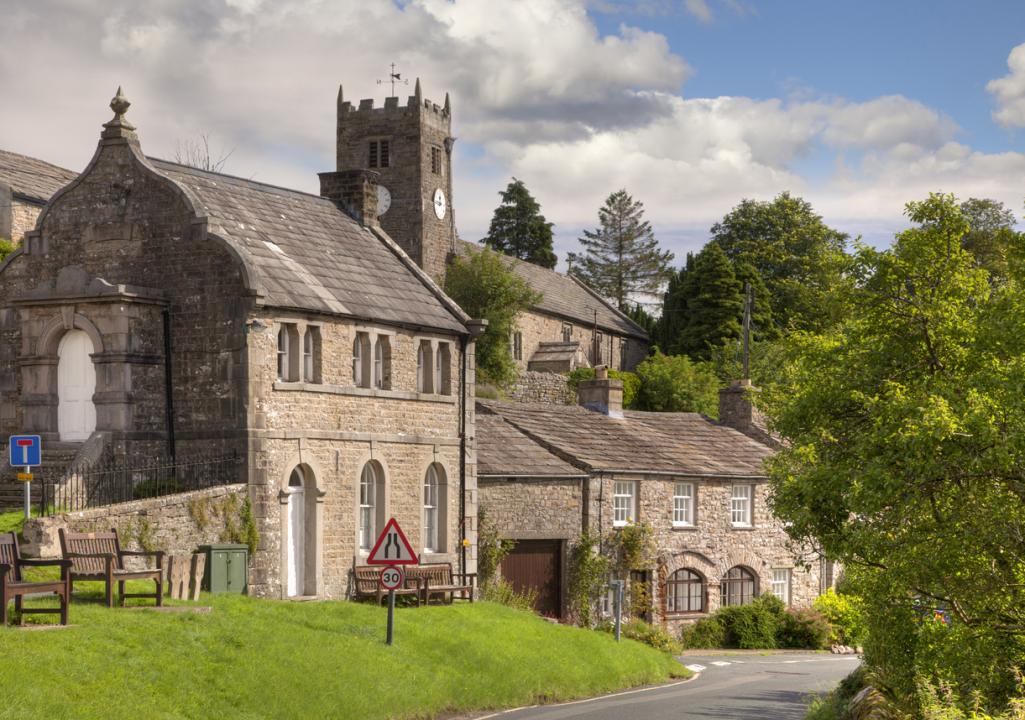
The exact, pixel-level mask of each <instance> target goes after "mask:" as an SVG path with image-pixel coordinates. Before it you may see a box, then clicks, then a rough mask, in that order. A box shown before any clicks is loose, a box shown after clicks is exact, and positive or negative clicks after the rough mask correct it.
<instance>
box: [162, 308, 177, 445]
mask: <svg viewBox="0 0 1025 720" xmlns="http://www.w3.org/2000/svg"><path fill="white" fill-rule="evenodd" d="M163 316H164V409H165V411H166V416H167V417H166V422H167V452H168V453H169V454H170V455H171V462H172V463H174V460H175V443H174V388H173V386H172V384H171V383H172V373H171V311H170V310H169V309H167V308H164V312H163Z"/></svg>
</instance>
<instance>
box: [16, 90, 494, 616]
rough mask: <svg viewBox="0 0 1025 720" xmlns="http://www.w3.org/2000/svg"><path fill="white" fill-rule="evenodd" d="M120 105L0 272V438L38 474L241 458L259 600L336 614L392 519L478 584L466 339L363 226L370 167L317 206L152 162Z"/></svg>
mask: <svg viewBox="0 0 1025 720" xmlns="http://www.w3.org/2000/svg"><path fill="white" fill-rule="evenodd" d="M128 107H129V103H128V101H127V100H126V99H125V98H124V97H123V96H122V95H121V93H120V90H119V91H118V95H117V97H115V98H114V100H113V101H112V102H111V108H112V109H113V110H114V117H113V119H111V120H110V121H109V122H107V123H106V124H105V125H104V126H103V131H102V133H101V137H100V141H99V145H98V147H97V149H96V152H95V155H94V156H93V158H92V160H91V161H90V163H89V165H88V167H86V169H85V170H84V171H83V172H82V173H81V175H79V176H77V177H76V178H75V179H74V180H72V181H71V182H70V183H69V184H67V185H65V186H64V187H63V188H62V189H60V190H59V191H58V192H57V193H56V194H55V195H54V196H53V197H52V198H50V199H49V201H48V202H47V204H46V206H45V208H44V209H43V210H42V213H41V214H40V216H39V218H38V220H37V222H36V224H35V229H33V230H31V231H28V232H26V233H25V237H24V241H23V243H22V246H21V249H20V250H19V251H17V252H15V253H14V254H13V255H11V256H10V257H9V258H8V259H7V260H6V262H4V263H3V264H2V265H0V332H2V334H3V343H2V344H0V431H2V433H3V434H4V435H8V434H10V433H13V432H15V431H17V432H28V433H38V434H40V435H42V437H43V443H44V452H49V453H50V455H48V457H50V458H51V462H53V460H52V459H53V458H55V457H58V456H60V453H63V454H64V455H63V456H64V457H66V458H68V459H69V460H70V459H73V458H76V457H78V458H81V457H82V455H83V453H85V452H86V451H87V450H89V452H93V453H95V451H96V446H98V445H99V446H104V447H113V448H116V450H117V452H119V453H123V454H125V455H126V456H153V455H157V454H165V453H169V454H171V455H173V456H175V457H177V458H178V459H179V460H181V459H183V458H184V459H187V458H189V457H194V456H197V455H201V454H209V453H222V454H223V453H232V452H233V453H236V454H237V455H238V456H239V457H240V458H241V462H240V464H239V470H238V473H239V478H240V479H241V480H242V481H246V482H248V484H249V497H250V499H251V501H252V505H253V514H254V516H255V519H256V522H257V525H258V529H259V531H260V544H259V548H258V550H257V552H256V555H255V558H254V560H253V564H252V567H251V570H250V578H249V580H250V582H249V587H250V592H252V593H255V594H258V595H262V596H268V597H282V598H283V597H290V596H293V597H294V596H318V597H336V596H343V595H345V594H346V592H347V591H348V577H349V569H350V568H351V567H352V566H353V564H354V563H359V562H361V560H362V559H363V558H365V556H366V553H367V551H368V550H369V549H370V547H371V544H372V542H373V540H374V538H375V535H376V533H377V532H378V531H379V530H380V529H381V528H382V527H383V524H384V522H385V520H386V519H387V518H389V517H395V518H397V519H398V520H399V522H400V523H401V525H402V526H403V528H404V529H405V530H406V531H407V535H408V536H409V538H410V540H411V542H412V543H413V544H414V545H415V546H416V548H417V550H418V551H420V552H422V553H423V556H424V558H425V560H445V561H451V562H453V563H454V564H455V565H457V566H461V567H462V568H465V569H467V570H468V571H472V570H473V569H474V564H475V557H474V548H475V545H474V541H475V535H474V533H475V518H476V461H475V447H474V432H473V423H474V407H473V404H472V398H473V396H474V369H473V368H474V365H473V363H474V360H473V346H474V344H473V338H474V336H475V333H477V332H479V331H480V329H481V326H480V323H475V322H473V321H472V320H471V319H470V318H468V317H467V316H466V315H465V314H464V313H463V312H462V311H461V310H460V309H459V308H458V307H457V306H456V305H455V304H454V303H453V302H452V301H451V300H450V299H449V298H447V297H446V296H445V295H444V293H443V292H442V291H441V290H440V289H439V287H438V286H437V285H436V284H435V282H434V281H433V280H432V279H431V278H430V277H429V276H428V275H427V274H426V273H425V272H424V271H422V270H421V269H420V267H419V266H418V265H417V264H416V263H415V262H414V261H413V260H412V259H411V258H410V257H409V256H408V255H407V254H406V253H405V252H403V250H402V249H401V248H400V247H399V246H398V245H397V244H396V243H395V242H394V241H393V240H392V239H391V238H390V237H389V235H388V234H387V232H386V231H385V230H384V229H383V228H382V227H381V225H380V224H379V223H378V221H377V217H378V208H377V202H378V198H379V195H378V192H377V187H378V186H377V185H376V183H375V175H374V174H373V171H369V170H367V169H363V168H360V169H357V170H353V171H348V172H346V171H342V172H328V173H323V174H321V186H322V196H316V195H309V194H305V193H301V192H296V191H293V190H288V189H284V188H279V187H274V186H272V185H267V184H263V183H258V182H253V181H250V180H244V179H241V178H236V177H231V176H227V175H222V174H217V173H211V172H204V171H201V170H196V169H193V168H189V167H185V166H182V165H177V164H174V163H170V162H166V161H162V160H157V159H153V158H148V157H146V156H145V155H144V154H143V151H142V149H141V146H140V142H139V138H138V136H137V135H136V132H135V128H134V127H133V126H132V125H131V124H130V123H129V121H128V120H127V119H126V115H125V113H126V111H127V110H128ZM434 112H435V111H434V108H433V107H429V106H428V105H427V104H425V103H422V102H421V101H420V100H418V99H415V98H411V99H410V106H409V108H408V113H409V115H410V116H411V117H414V118H417V117H419V118H421V121H422V122H423V123H424V124H425V125H427V124H429V123H430V122H431V120H430V118H433V116H434ZM378 157H380V156H378ZM90 448H91V449H90ZM464 541H466V545H464Z"/></svg>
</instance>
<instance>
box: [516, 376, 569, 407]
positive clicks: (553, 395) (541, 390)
mask: <svg viewBox="0 0 1025 720" xmlns="http://www.w3.org/2000/svg"><path fill="white" fill-rule="evenodd" d="M508 396H509V399H510V400H514V401H516V402H540V403H551V404H552V405H575V404H576V402H577V398H576V394H575V393H574V392H573V391H572V390H570V389H569V386H568V384H567V382H566V376H565V375H558V374H556V373H545V372H534V371H533V370H524V371H523V372H521V373H520V376H519V377H518V378H517V379H516V381H515V382H514V383H513V384H512V386H511V387H510V388H509V392H508Z"/></svg>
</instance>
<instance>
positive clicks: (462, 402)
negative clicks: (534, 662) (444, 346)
mask: <svg viewBox="0 0 1025 720" xmlns="http://www.w3.org/2000/svg"><path fill="white" fill-rule="evenodd" d="M469 345H470V342H469V338H468V337H467V336H466V335H464V336H463V337H462V339H461V340H460V341H459V349H460V356H461V364H462V369H463V371H462V372H461V373H460V374H459V527H460V528H462V531H461V532H460V533H459V535H460V537H459V572H461V573H465V572H466V545H465V544H464V543H463V540H465V539H466V402H467V398H466V396H467V391H468V389H469V386H468V383H467V382H466V370H467V366H468V363H467V362H466V349H467V347H469ZM465 579H466V578H463V580H464V581H465Z"/></svg>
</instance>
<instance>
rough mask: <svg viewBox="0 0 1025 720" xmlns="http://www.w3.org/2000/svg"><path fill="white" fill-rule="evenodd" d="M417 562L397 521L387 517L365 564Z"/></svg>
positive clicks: (408, 563)
mask: <svg viewBox="0 0 1025 720" xmlns="http://www.w3.org/2000/svg"><path fill="white" fill-rule="evenodd" d="M418 562H419V561H418V560H417V558H416V553H415V552H414V551H413V546H412V545H410V544H409V540H407V539H406V534H405V533H404V532H402V528H400V527H399V524H398V522H396V520H395V518H391V519H389V520H388V524H387V525H385V526H384V530H382V531H381V535H380V537H378V538H377V542H376V543H375V544H374V549H373V550H371V551H370V557H368V558H367V565H416V564H418Z"/></svg>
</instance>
